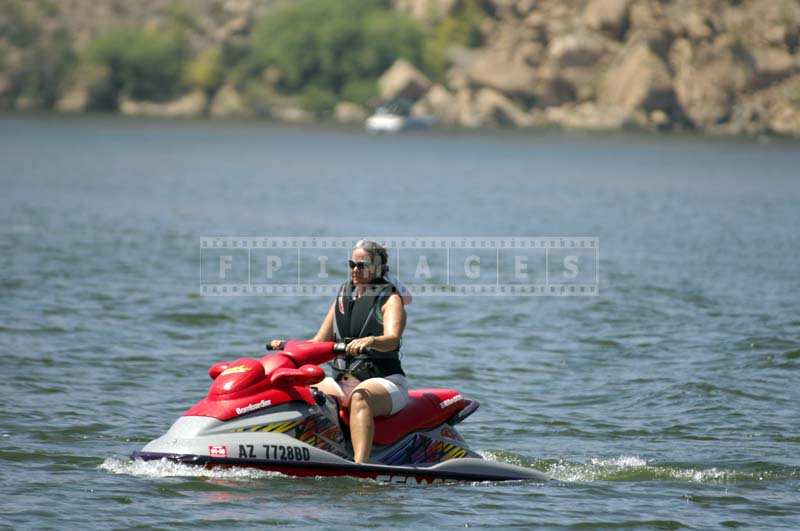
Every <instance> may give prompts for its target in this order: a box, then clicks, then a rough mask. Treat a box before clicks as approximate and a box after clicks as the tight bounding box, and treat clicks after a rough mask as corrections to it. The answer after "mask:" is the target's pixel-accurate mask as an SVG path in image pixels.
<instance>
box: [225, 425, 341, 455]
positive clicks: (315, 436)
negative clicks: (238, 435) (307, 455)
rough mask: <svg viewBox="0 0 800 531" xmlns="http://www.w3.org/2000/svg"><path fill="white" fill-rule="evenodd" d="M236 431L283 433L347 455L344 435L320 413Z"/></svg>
mask: <svg viewBox="0 0 800 531" xmlns="http://www.w3.org/2000/svg"><path fill="white" fill-rule="evenodd" d="M236 431H237V432H253V431H265V432H272V433H285V434H287V435H289V436H291V437H294V438H295V439H297V440H299V441H303V442H304V443H306V444H308V445H311V446H314V447H316V448H319V449H320V450H325V451H326V452H331V453H333V454H336V455H338V456H340V457H347V454H346V453H345V452H344V437H343V436H342V431H341V430H340V429H339V426H338V425H336V424H335V423H333V422H332V421H331V420H330V419H329V418H328V417H326V416H325V415H321V414H315V415H310V416H308V417H306V418H303V419H298V420H289V421H285V422H271V423H269V424H261V425H258V426H248V427H246V428H239V429H237V430H236Z"/></svg>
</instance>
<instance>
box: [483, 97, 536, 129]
mask: <svg viewBox="0 0 800 531" xmlns="http://www.w3.org/2000/svg"><path fill="white" fill-rule="evenodd" d="M474 107H475V114H476V115H477V118H478V121H479V122H480V124H481V125H483V126H493V127H528V126H530V125H531V120H530V117H529V116H528V114H527V113H526V112H525V111H524V110H523V109H521V108H520V107H519V106H517V104H515V103H514V102H512V101H511V100H510V99H508V98H507V97H505V96H503V95H502V94H500V93H499V92H498V91H496V90H494V89H490V88H484V89H481V90H479V91H478V93H477V94H476V95H475V101H474Z"/></svg>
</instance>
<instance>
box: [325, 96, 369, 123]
mask: <svg viewBox="0 0 800 531" xmlns="http://www.w3.org/2000/svg"><path fill="white" fill-rule="evenodd" d="M333 118H334V120H336V121H337V122H339V123H343V124H363V123H364V120H366V119H367V111H366V110H365V109H364V107H362V106H361V105H358V104H357V103H351V102H349V101H340V102H339V103H337V104H336V107H334V108H333Z"/></svg>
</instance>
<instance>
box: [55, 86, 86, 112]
mask: <svg viewBox="0 0 800 531" xmlns="http://www.w3.org/2000/svg"><path fill="white" fill-rule="evenodd" d="M88 107H89V89H87V88H86V87H73V88H71V89H69V90H67V91H66V92H64V95H63V96H61V98H59V100H58V101H57V102H56V105H55V108H56V110H57V111H59V112H84V111H85V110H86V109H87V108H88Z"/></svg>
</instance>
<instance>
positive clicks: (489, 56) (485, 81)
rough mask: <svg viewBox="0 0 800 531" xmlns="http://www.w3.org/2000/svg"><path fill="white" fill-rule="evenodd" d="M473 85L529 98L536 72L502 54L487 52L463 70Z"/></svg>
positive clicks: (531, 93) (528, 66)
mask: <svg viewBox="0 0 800 531" xmlns="http://www.w3.org/2000/svg"><path fill="white" fill-rule="evenodd" d="M465 73H466V74H467V77H468V78H469V80H470V82H471V83H472V84H473V85H476V86H479V87H489V88H492V89H495V90H498V91H500V92H504V93H506V94H509V95H511V96H521V97H530V96H533V94H534V84H535V82H536V70H534V68H533V67H531V66H530V65H528V64H527V63H525V62H522V61H515V60H513V59H510V58H508V57H507V56H506V55H504V54H502V53H498V52H496V51H493V50H487V51H486V52H484V53H481V54H479V55H478V56H477V57H476V58H475V59H474V61H473V62H472V63H471V64H470V65H469V66H468V67H467V69H466V70H465Z"/></svg>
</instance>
